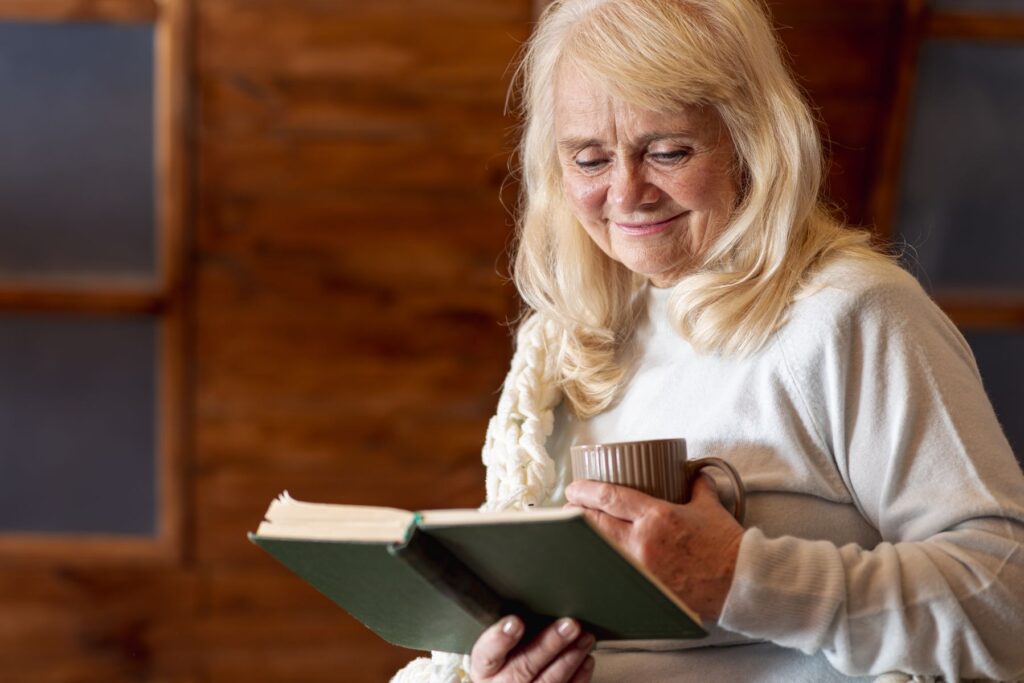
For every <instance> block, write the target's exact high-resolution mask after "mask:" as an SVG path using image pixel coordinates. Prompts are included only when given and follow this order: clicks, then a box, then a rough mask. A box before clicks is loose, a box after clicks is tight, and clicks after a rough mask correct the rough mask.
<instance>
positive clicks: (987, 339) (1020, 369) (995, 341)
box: [964, 331, 1024, 466]
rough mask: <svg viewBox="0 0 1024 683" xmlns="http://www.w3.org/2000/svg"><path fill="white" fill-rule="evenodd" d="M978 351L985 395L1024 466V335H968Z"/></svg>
mask: <svg viewBox="0 0 1024 683" xmlns="http://www.w3.org/2000/svg"><path fill="white" fill-rule="evenodd" d="M964 337H966V339H967V342H968V343H969V344H970V345H971V349H972V350H973V351H974V357H975V358H976V359H977V361H978V369H979V370H981V377H982V379H983V380H984V382H985V391H987V392H988V395H989V398H991V399H992V405H994V406H995V409H996V415H997V416H998V417H999V422H1000V423H1001V424H1002V425H1003V430H1004V431H1005V432H1006V437H1007V438H1008V439H1009V440H1010V445H1011V446H1012V447H1013V452H1014V453H1015V454H1016V455H1017V461H1018V462H1020V463H1021V465H1022V466H1024V412H1022V411H1021V406H1022V405H1024V332H981V331H971V332H965V333H964Z"/></svg>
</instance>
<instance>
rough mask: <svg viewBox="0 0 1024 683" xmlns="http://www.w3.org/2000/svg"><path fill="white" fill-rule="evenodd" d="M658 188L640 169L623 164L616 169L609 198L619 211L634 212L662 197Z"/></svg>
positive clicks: (609, 190)
mask: <svg viewBox="0 0 1024 683" xmlns="http://www.w3.org/2000/svg"><path fill="white" fill-rule="evenodd" d="M660 194H661V193H660V192H659V190H658V188H657V187H656V186H655V185H653V184H652V183H651V182H649V181H648V179H647V178H645V177H644V174H643V172H642V170H641V169H640V168H637V167H635V166H633V165H631V164H623V165H621V166H620V167H619V168H617V169H615V173H614V174H613V176H612V182H611V186H610V187H609V188H608V198H609V199H610V200H611V203H612V204H614V205H615V207H616V208H617V209H618V210H619V211H623V212H627V211H633V210H635V209H637V208H641V207H644V206H648V205H650V204H654V203H656V202H657V201H658V197H659V196H660Z"/></svg>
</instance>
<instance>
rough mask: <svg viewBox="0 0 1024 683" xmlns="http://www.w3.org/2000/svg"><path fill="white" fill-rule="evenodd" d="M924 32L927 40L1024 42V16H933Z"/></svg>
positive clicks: (1007, 14)
mask: <svg viewBox="0 0 1024 683" xmlns="http://www.w3.org/2000/svg"><path fill="white" fill-rule="evenodd" d="M925 32H926V33H927V35H928V37H929V38H965V39H970V40H996V41H1024V14H1010V13H1006V14H933V15H931V16H930V17H929V19H928V22H927V26H926V28H925Z"/></svg>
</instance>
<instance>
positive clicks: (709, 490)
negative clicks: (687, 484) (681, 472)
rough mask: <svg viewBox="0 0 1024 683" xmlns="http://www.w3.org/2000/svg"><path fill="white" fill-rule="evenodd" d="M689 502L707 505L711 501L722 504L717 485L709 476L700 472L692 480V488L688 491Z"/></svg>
mask: <svg viewBox="0 0 1024 683" xmlns="http://www.w3.org/2000/svg"><path fill="white" fill-rule="evenodd" d="M690 502H692V503H697V504H698V505H707V504H709V503H711V502H714V503H717V504H718V505H721V504H722V501H721V500H720V499H719V498H718V487H717V486H716V485H715V480H714V479H712V478H711V477H710V476H708V475H706V474H704V473H701V474H700V475H699V476H698V477H697V478H696V479H695V480H694V482H693V489H692V490H691V491H690Z"/></svg>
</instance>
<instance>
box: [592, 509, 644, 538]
mask: <svg viewBox="0 0 1024 683" xmlns="http://www.w3.org/2000/svg"><path fill="white" fill-rule="evenodd" d="M583 516H584V517H585V518H586V519H587V521H588V522H590V525H591V526H592V527H594V528H595V529H597V530H598V531H599V532H601V534H602V535H604V536H607V537H608V538H610V539H612V540H613V541H615V542H616V543H618V544H619V545H626V543H627V542H628V541H629V534H630V532H631V531H632V527H633V523H632V522H623V521H622V520H621V519H619V518H617V517H612V516H611V515H606V514H605V513H603V512H601V511H600V510H584V511H583Z"/></svg>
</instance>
